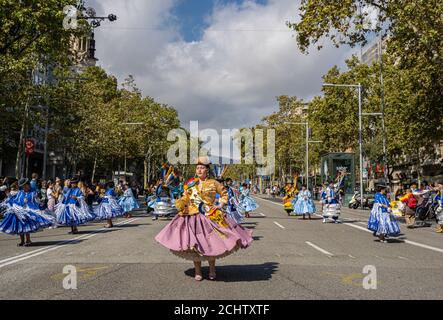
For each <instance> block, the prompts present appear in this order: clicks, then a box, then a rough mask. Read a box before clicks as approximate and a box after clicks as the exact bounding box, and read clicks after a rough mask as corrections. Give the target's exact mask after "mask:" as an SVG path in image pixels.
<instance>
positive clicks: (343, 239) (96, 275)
mask: <svg viewBox="0 0 443 320" xmlns="http://www.w3.org/2000/svg"><path fill="white" fill-rule="evenodd" d="M256 199H257V201H258V203H259V204H260V208H259V209H257V210H256V211H254V212H253V213H252V217H251V218H249V219H246V222H245V223H244V224H243V225H244V226H245V227H247V228H251V229H253V236H254V242H253V244H252V246H251V247H250V248H248V249H245V250H240V251H238V252H236V253H234V254H232V255H230V256H228V257H226V258H224V259H221V260H218V262H217V266H218V267H217V281H209V280H207V277H208V266H207V264H204V267H203V275H204V278H205V279H204V280H203V281H202V282H197V281H195V280H194V270H193V264H192V262H189V261H186V260H182V259H180V258H178V257H176V256H174V255H172V254H171V253H170V252H169V251H168V250H167V249H166V248H164V247H162V246H161V245H159V244H158V243H156V242H155V240H154V237H155V235H156V234H157V233H158V232H159V231H160V230H161V229H162V228H163V227H164V226H166V224H167V223H168V221H169V220H167V219H160V220H158V221H152V219H151V217H150V216H149V215H148V214H146V212H144V211H143V210H139V211H136V212H134V213H133V214H134V216H133V218H130V219H125V218H120V219H117V220H116V221H115V222H114V224H115V228H114V229H103V225H104V223H103V222H98V223H89V224H87V225H84V226H80V228H79V231H80V234H78V235H69V234H68V231H70V230H69V229H68V228H65V227H60V228H57V229H50V230H49V229H46V230H44V231H42V232H39V233H36V234H33V236H32V240H33V241H34V245H33V246H31V247H27V248H22V247H20V248H19V247H17V246H16V244H17V242H18V237H16V236H9V235H5V234H0V299H1V300H5V299H116V300H121V299H144V300H145V299H146V300H152V299H173V300H181V299H191V300H194V299H197V300H210V299H234V300H237V299H242V300H244V299H246V300H255V299H260V300H262V299H263V300H273V299H442V298H443V285H442V283H441V281H440V280H441V279H442V277H443V259H442V257H443V242H442V240H443V239H442V237H443V234H437V233H434V232H433V229H434V227H429V228H420V229H406V228H405V226H404V225H403V224H402V225H401V228H402V233H403V235H402V236H400V237H399V238H398V239H392V240H391V241H390V242H389V243H387V244H385V243H380V242H378V241H376V238H374V237H373V236H372V234H371V233H370V232H368V231H367V230H366V222H367V217H368V215H369V211H360V210H351V209H343V211H342V216H341V218H342V220H343V223H342V224H332V223H326V224H324V223H322V220H321V218H319V217H314V220H311V221H309V220H302V218H301V217H293V216H291V217H289V216H287V214H286V212H285V211H284V210H283V206H282V203H281V200H280V199H268V198H266V197H260V198H256ZM317 209H319V208H318V205H317ZM66 266H74V267H75V269H76V270H77V288H76V289H75V290H72V289H65V288H64V287H63V283H64V282H65V284H66V279H65V277H67V276H68V274H67V273H66V274H64V273H63V270H64V268H65V267H66ZM365 266H373V267H375V273H374V270H373V269H371V273H370V274H371V275H372V276H375V277H374V279H376V289H367V288H365V287H364V286H363V282H364V281H363V279H364V277H366V276H367V274H365V273H364V268H365ZM370 268H372V267H370ZM372 283H374V282H372ZM71 284H72V283H71Z"/></svg>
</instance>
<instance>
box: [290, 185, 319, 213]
mask: <svg viewBox="0 0 443 320" xmlns="http://www.w3.org/2000/svg"><path fill="white" fill-rule="evenodd" d="M294 211H295V214H296V215H303V220H305V219H306V214H307V215H308V216H309V220H311V214H314V213H315V205H314V201H312V196H311V192H310V191H309V190H308V189H307V187H306V185H305V184H303V185H302V186H301V190H300V192H299V193H298V195H297V201H296V202H295V204H294Z"/></svg>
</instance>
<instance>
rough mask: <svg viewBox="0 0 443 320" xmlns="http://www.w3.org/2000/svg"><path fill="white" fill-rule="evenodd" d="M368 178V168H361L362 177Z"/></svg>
mask: <svg viewBox="0 0 443 320" xmlns="http://www.w3.org/2000/svg"><path fill="white" fill-rule="evenodd" d="M367 178H368V169H366V168H363V179H367Z"/></svg>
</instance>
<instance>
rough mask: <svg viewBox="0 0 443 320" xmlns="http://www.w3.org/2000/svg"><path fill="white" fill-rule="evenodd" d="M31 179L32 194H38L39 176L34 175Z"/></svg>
mask: <svg viewBox="0 0 443 320" xmlns="http://www.w3.org/2000/svg"><path fill="white" fill-rule="evenodd" d="M31 177H32V180H31V192H38V174H37V173H33V174H32V176H31Z"/></svg>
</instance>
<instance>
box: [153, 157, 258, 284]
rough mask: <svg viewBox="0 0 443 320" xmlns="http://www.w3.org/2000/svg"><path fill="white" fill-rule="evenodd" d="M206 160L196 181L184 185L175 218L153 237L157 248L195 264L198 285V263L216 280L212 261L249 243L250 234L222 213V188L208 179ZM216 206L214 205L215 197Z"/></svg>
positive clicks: (224, 195)
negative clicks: (207, 266)
mask: <svg viewBox="0 0 443 320" xmlns="http://www.w3.org/2000/svg"><path fill="white" fill-rule="evenodd" d="M209 169H210V163H209V159H207V158H206V157H205V158H199V159H198V164H197V167H196V176H197V178H191V179H189V180H188V181H187V183H186V185H185V192H184V194H183V196H182V197H181V198H180V199H179V200H177V201H176V207H177V209H178V210H179V213H178V215H176V216H175V217H174V219H173V220H172V221H171V222H170V223H169V224H168V225H167V226H166V227H165V228H164V229H163V230H162V231H160V233H159V234H158V235H157V236H156V237H155V240H156V241H158V242H159V243H160V244H162V245H163V246H165V247H166V248H168V249H170V250H171V252H172V253H173V254H175V255H177V256H179V257H182V258H184V259H187V260H192V261H194V267H195V280H197V281H201V280H202V279H203V277H202V269H201V262H202V261H208V262H209V279H210V280H215V279H216V269H215V261H216V259H219V258H223V257H226V256H228V255H230V254H232V253H233V252H235V251H237V250H238V249H239V248H247V247H248V246H249V245H250V244H251V243H252V231H251V230H249V229H245V228H243V227H242V226H241V225H239V224H237V223H235V221H233V220H232V219H231V218H229V217H228V216H226V215H225V214H224V213H223V212H222V211H221V209H222V208H223V207H224V206H225V205H226V204H227V203H228V192H227V191H226V189H225V188H224V186H223V185H222V184H220V183H219V182H217V181H216V180H213V179H209V178H208V175H209ZM217 193H218V194H220V199H219V204H218V205H217V206H215V205H214V202H215V197H216V194H217Z"/></svg>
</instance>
